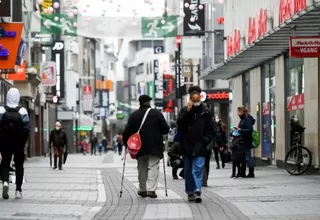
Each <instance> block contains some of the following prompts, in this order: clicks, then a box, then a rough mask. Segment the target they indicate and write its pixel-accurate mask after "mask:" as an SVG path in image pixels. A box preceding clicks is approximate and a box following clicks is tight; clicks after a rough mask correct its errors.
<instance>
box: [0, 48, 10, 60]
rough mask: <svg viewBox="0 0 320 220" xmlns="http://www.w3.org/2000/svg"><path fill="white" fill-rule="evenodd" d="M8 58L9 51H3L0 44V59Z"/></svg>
mask: <svg viewBox="0 0 320 220" xmlns="http://www.w3.org/2000/svg"><path fill="white" fill-rule="evenodd" d="M8 57H9V50H7V49H5V48H3V47H2V45H1V44H0V59H1V60H6V59H8Z"/></svg>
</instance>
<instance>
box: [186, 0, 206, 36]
mask: <svg viewBox="0 0 320 220" xmlns="http://www.w3.org/2000/svg"><path fill="white" fill-rule="evenodd" d="M185 3H188V4H189V5H190V6H189V7H188V8H186V7H184V13H185V17H184V27H183V29H184V30H183V32H184V36H199V35H204V33H203V32H201V31H204V29H205V14H204V13H205V10H204V9H202V10H200V9H199V8H198V6H199V5H200V1H199V0H184V4H185ZM191 20H193V21H191ZM190 31H196V32H195V33H188V32H190ZM199 31H200V32H199ZM197 32H198V33H197Z"/></svg>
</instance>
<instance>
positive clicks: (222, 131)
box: [213, 116, 228, 169]
mask: <svg viewBox="0 0 320 220" xmlns="http://www.w3.org/2000/svg"><path fill="white" fill-rule="evenodd" d="M214 120H215V123H216V124H217V126H215V127H216V143H215V145H214V148H213V150H214V158H215V160H216V163H217V169H220V163H219V155H220V159H221V163H222V168H224V167H225V164H224V161H225V158H223V157H224V155H223V151H224V149H225V148H226V144H227V143H228V140H227V133H226V132H227V126H226V124H225V123H223V121H222V120H221V118H220V117H219V116H216V117H215V119H214Z"/></svg>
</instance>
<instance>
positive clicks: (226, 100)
mask: <svg viewBox="0 0 320 220" xmlns="http://www.w3.org/2000/svg"><path fill="white" fill-rule="evenodd" d="M201 100H202V102H204V103H206V104H207V106H208V108H209V110H210V111H211V113H212V115H213V116H219V117H220V118H221V119H222V121H223V122H224V123H225V124H227V125H228V127H229V118H230V100H231V92H230V90H229V89H215V90H204V91H203V92H202V93H201Z"/></svg>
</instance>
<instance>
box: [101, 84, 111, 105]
mask: <svg viewBox="0 0 320 220" xmlns="http://www.w3.org/2000/svg"><path fill="white" fill-rule="evenodd" d="M99 92H100V103H101V107H105V108H109V104H110V103H109V98H110V97H109V90H108V89H105V90H102V91H99Z"/></svg>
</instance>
